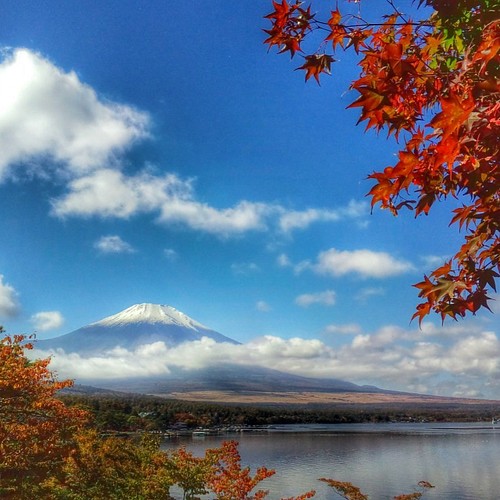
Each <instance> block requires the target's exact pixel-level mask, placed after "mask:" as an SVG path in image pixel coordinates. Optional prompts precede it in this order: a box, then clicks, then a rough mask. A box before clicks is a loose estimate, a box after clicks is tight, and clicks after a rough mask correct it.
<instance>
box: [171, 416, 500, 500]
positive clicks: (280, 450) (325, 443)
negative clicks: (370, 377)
mask: <svg viewBox="0 0 500 500" xmlns="http://www.w3.org/2000/svg"><path fill="white" fill-rule="evenodd" d="M289 429H290V428H289ZM278 430H280V429H278ZM292 430H293V432H290V431H288V432H276V431H275V432H270V433H266V434H251V433H248V434H247V433H244V434H237V435H225V436H207V437H206V438H205V439H204V440H201V441H200V440H199V439H198V440H192V439H191V438H189V439H188V438H186V439H183V440H174V441H172V442H166V443H165V448H170V447H174V448H175V447H178V446H180V445H186V446H187V448H188V449H190V450H191V451H193V452H195V453H196V454H198V455H202V454H203V453H204V450H205V449H206V448H209V447H217V446H219V445H220V443H221V442H222V441H223V440H225V439H236V440H238V441H239V443H240V453H241V456H242V461H243V463H244V464H245V465H250V466H251V468H252V470H255V468H256V467H257V466H260V465H265V466H266V467H268V468H273V469H276V475H275V476H274V477H272V478H270V479H268V480H266V481H265V482H264V483H263V485H265V488H267V489H269V490H270V492H271V493H270V495H269V498H270V499H279V498H281V497H282V496H292V495H297V494H299V493H302V492H305V491H308V490H310V489H315V490H316V492H317V496H316V498H318V499H325V500H328V499H334V498H338V496H335V495H334V494H333V490H331V489H330V488H329V487H328V486H327V485H325V484H323V483H321V482H319V481H317V479H318V478H320V477H331V478H334V479H338V480H341V481H350V482H352V483H354V484H356V485H358V486H359V487H360V488H361V490H362V491H363V492H364V493H366V494H368V495H369V497H370V499H371V500H379V499H380V500H382V499H388V498H392V497H393V496H394V495H397V494H400V493H410V492H412V491H415V487H416V485H417V483H418V482H419V481H420V480H422V479H425V480H426V481H429V482H431V483H432V484H434V485H436V488H435V489H433V490H429V491H428V493H426V495H425V497H424V498H428V499H440V500H448V499H449V500H466V499H467V500H490V499H491V500H496V499H498V498H500V496H499V492H500V429H497V430H494V429H492V428H491V427H487V426H484V425H482V426H481V425H463V424H458V425H441V426H436V425H425V424H420V425H416V426H415V425H413V426H411V425H406V426H405V425H404V424H399V425H398V424H393V425H392V426H391V425H389V426H387V425H386V426H385V427H384V424H380V425H366V424H364V425H363V426H362V427H361V428H360V427H359V426H358V427H357V428H356V427H353V426H348V427H345V426H344V427H342V426H341V427H340V430H339V429H338V426H321V427H316V428H315V429H314V431H313V432H305V431H308V430H309V431H311V430H312V429H311V428H308V427H296V428H294V429H292Z"/></svg>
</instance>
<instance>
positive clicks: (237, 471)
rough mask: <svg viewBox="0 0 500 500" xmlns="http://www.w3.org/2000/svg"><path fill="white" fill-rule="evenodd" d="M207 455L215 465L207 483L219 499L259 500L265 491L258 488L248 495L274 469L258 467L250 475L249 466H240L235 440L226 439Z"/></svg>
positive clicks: (270, 474)
mask: <svg viewBox="0 0 500 500" xmlns="http://www.w3.org/2000/svg"><path fill="white" fill-rule="evenodd" d="M207 456H208V457H210V456H213V458H214V461H215V462H216V466H215V467H214V469H213V471H212V474H211V475H210V478H209V481H208V484H209V487H210V489H211V490H212V491H213V492H214V493H216V494H217V498H219V499H220V500H232V499H234V498H240V499H242V500H260V499H262V498H264V497H265V496H266V495H267V493H268V492H267V491H265V490H258V491H256V492H255V493H254V495H253V496H249V495H250V493H251V492H252V490H253V489H254V488H255V487H256V486H257V484H258V483H260V482H261V481H263V480H264V479H266V478H268V477H271V476H273V475H274V474H275V471H274V470H271V469H267V468H266V467H259V468H258V469H257V471H256V473H255V476H253V477H252V476H251V474H250V467H245V468H243V469H242V468H241V457H240V454H239V452H238V443H237V442H236V441H226V442H224V443H223V444H222V447H221V448H219V449H215V450H209V452H208V454H207Z"/></svg>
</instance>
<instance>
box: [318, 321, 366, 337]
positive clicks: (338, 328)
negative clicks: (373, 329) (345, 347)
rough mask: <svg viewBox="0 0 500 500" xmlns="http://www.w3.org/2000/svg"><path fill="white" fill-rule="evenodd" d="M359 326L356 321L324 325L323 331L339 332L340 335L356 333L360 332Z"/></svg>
mask: <svg viewBox="0 0 500 500" xmlns="http://www.w3.org/2000/svg"><path fill="white" fill-rule="evenodd" d="M361 331H362V330H361V326H360V325H358V324H357V323H344V324H342V325H335V324H331V325H327V326H326V327H325V333H333V334H337V333H340V334H342V335H358V334H360V333H361Z"/></svg>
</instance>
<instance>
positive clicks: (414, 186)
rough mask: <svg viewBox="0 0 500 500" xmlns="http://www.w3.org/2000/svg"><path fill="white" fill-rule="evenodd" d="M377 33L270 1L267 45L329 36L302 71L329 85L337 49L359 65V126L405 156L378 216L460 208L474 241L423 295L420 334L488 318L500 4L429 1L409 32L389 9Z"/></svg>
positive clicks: (495, 270)
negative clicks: (425, 323) (436, 322)
mask: <svg viewBox="0 0 500 500" xmlns="http://www.w3.org/2000/svg"><path fill="white" fill-rule="evenodd" d="M387 4H388V8H389V9H390V10H391V12H390V13H389V15H387V16H384V18H383V19H382V20H381V21H380V22H367V21H365V20H363V19H362V18H361V17H360V16H352V15H351V16H347V15H346V16H345V17H344V16H343V15H342V13H341V12H340V10H339V9H338V8H337V9H336V10H335V11H333V12H331V15H330V18H329V19H327V20H326V21H325V20H323V21H321V20H319V19H316V16H315V14H311V7H309V8H308V9H307V10H305V9H304V8H303V7H302V6H301V5H302V4H301V2H299V1H297V2H295V3H293V4H291V5H289V4H288V3H287V2H286V0H283V2H282V3H278V2H275V1H273V7H274V11H273V12H272V13H271V14H269V15H268V16H266V17H267V19H269V20H270V21H271V22H272V28H271V29H270V30H266V32H267V33H268V35H269V37H268V38H267V39H266V40H265V43H267V44H268V45H269V46H270V47H272V46H274V45H276V46H277V47H278V48H279V52H280V53H282V52H290V55H291V56H292V57H293V56H294V55H295V54H296V53H297V52H304V50H303V43H304V40H305V38H306V36H307V35H309V34H310V33H312V32H313V31H316V32H322V31H324V32H326V36H324V38H323V42H322V44H321V46H320V50H318V51H317V52H314V53H312V54H306V55H305V56H304V57H305V63H304V64H303V65H302V66H300V67H299V68H297V69H303V70H305V71H306V80H307V79H309V78H310V77H311V76H314V78H315V79H316V80H317V81H318V82H319V77H320V75H321V74H322V73H328V74H329V73H330V67H331V64H332V63H333V62H334V61H335V59H334V58H333V55H330V54H327V53H326V52H325V47H327V46H328V45H329V44H330V42H331V47H332V50H333V52H335V50H338V49H339V47H340V48H342V49H344V50H346V49H348V48H350V47H353V48H354V50H355V51H356V53H358V54H360V55H361V59H360V61H359V66H360V68H361V75H360V77H359V78H358V79H357V80H355V81H353V82H352V84H351V88H352V89H353V90H355V91H356V92H357V93H358V94H359V96H358V98H357V99H356V100H355V101H354V102H353V103H352V104H351V105H350V106H349V107H351V108H360V113H361V114H360V118H359V121H358V122H361V121H365V122H366V127H367V129H369V128H373V129H375V130H377V131H379V130H381V129H386V130H387V131H388V133H389V135H390V134H394V135H395V137H396V138H397V139H398V140H401V139H402V140H403V142H404V144H403V147H402V149H401V151H400V152H399V155H398V162H397V163H396V164H395V165H391V166H388V167H386V168H385V169H384V170H382V171H378V172H374V173H372V174H371V175H369V178H370V179H372V180H373V181H375V184H374V185H373V187H372V188H371V190H370V191H369V193H368V194H369V196H371V199H372V207H373V206H374V205H376V204H380V206H381V207H382V208H385V209H389V210H390V211H391V212H392V213H393V214H394V215H397V214H398V213H399V211H400V210H401V209H403V208H405V209H410V210H413V211H414V212H415V215H416V216H418V215H420V214H428V213H429V211H430V210H431V208H432V205H433V204H434V202H435V201H441V200H444V199H446V198H448V197H453V198H457V199H459V200H460V201H462V202H463V206H462V207H461V208H458V209H456V210H454V215H453V216H452V218H451V224H453V223H458V227H459V230H462V229H464V230H465V231H466V235H465V239H464V243H463V245H462V246H461V247H460V249H459V250H458V251H457V252H456V254H455V256H454V257H453V259H452V260H451V261H450V263H449V265H448V264H447V265H446V266H442V267H440V268H438V269H436V270H435V271H434V272H432V273H430V275H429V276H425V277H424V280H423V281H422V282H420V283H418V284H417V285H415V286H416V287H417V288H418V289H419V297H421V298H422V299H423V302H422V303H421V304H419V305H418V306H417V310H416V312H415V314H414V315H413V317H414V318H418V320H419V322H421V321H422V319H423V318H424V317H425V316H426V315H427V314H429V313H430V312H431V311H434V312H437V313H438V314H440V315H441V318H442V319H443V321H444V319H445V318H446V317H451V318H453V319H457V317H463V316H465V315H466V314H467V313H472V314H475V313H476V312H477V311H478V310H479V309H480V308H482V307H486V308H488V309H489V307H488V300H489V298H490V297H489V296H488V291H491V290H493V291H496V288H495V286H496V285H495V282H496V279H497V278H498V277H499V276H500V274H499V271H500V269H499V265H500V240H499V236H498V231H499V227H500V196H499V185H500V169H499V157H500V141H499V137H500V76H499V74H500V19H499V10H498V0H470V1H469V0H467V1H466V0H464V1H460V2H450V1H448V0H420V2H419V4H420V5H422V4H425V5H427V6H430V7H432V8H433V9H435V12H434V13H433V14H432V15H431V16H429V17H428V18H425V19H422V20H418V21H412V20H410V19H408V18H407V17H406V16H405V15H404V14H402V13H401V12H399V11H398V10H397V8H396V7H395V5H394V4H393V2H392V1H390V0H388V2H387Z"/></svg>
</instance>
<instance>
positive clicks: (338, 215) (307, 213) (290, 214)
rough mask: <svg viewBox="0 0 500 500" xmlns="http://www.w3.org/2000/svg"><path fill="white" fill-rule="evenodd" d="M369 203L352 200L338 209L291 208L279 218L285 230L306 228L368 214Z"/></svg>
mask: <svg viewBox="0 0 500 500" xmlns="http://www.w3.org/2000/svg"><path fill="white" fill-rule="evenodd" d="M368 211H369V208H368V203H366V202H365V201H362V202H358V201H355V200H351V201H350V202H349V204H348V205H347V207H343V208H340V209H337V210H327V209H319V208H309V209H307V210H302V211H300V210H290V211H287V212H285V213H283V214H282V215H281V217H280V219H279V227H280V229H281V230H282V231H283V232H289V231H291V230H294V229H305V228H307V227H309V226H310V225H311V224H312V223H314V222H330V221H338V220H341V219H345V218H360V217H363V216H366V215H367V214H368Z"/></svg>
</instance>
